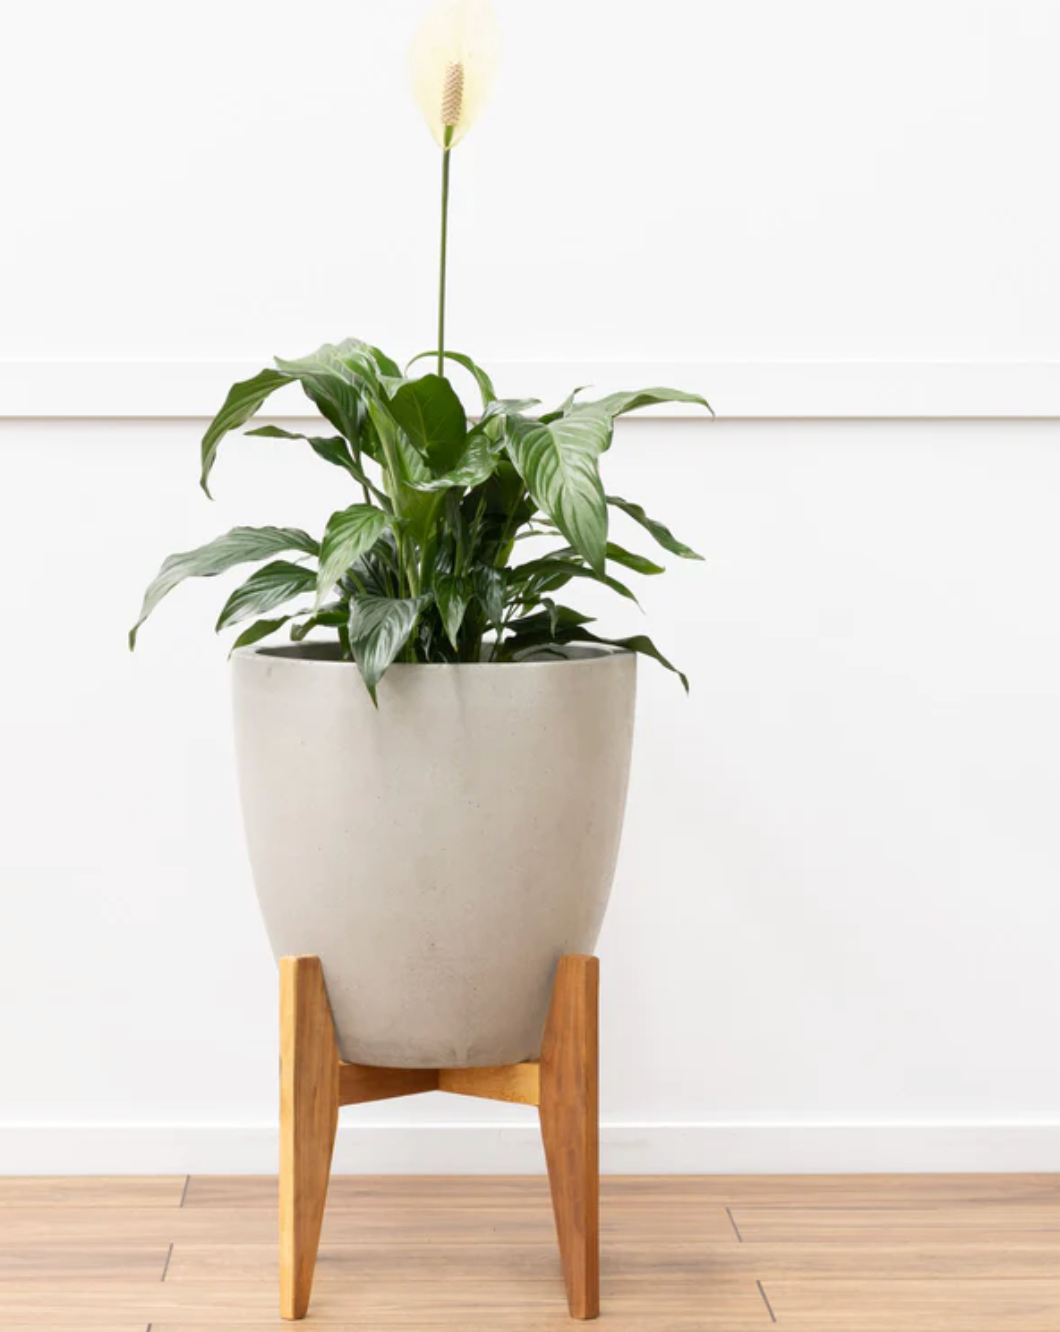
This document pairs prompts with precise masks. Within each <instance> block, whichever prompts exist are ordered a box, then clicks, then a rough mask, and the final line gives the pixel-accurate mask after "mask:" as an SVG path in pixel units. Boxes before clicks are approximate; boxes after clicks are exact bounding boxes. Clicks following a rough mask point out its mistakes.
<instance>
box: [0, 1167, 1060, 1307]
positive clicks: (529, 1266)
mask: <svg viewBox="0 0 1060 1332" xmlns="http://www.w3.org/2000/svg"><path fill="white" fill-rule="evenodd" d="M128 1182H129V1181H117V1180H116V1181H114V1182H113V1183H112V1185H111V1186H110V1187H111V1189H112V1190H113V1192H112V1194H111V1196H110V1197H109V1198H108V1197H107V1195H106V1186H104V1185H97V1186H96V1187H97V1189H99V1190H102V1192H99V1193H97V1195H96V1196H95V1198H94V1202H95V1205H93V1206H62V1205H54V1204H53V1203H41V1204H40V1205H37V1206H25V1207H20V1206H17V1205H11V1206H8V1207H6V1208H3V1209H0V1327H2V1328H3V1332H29V1329H31V1328H32V1329H34V1332H74V1330H75V1329H76V1332H146V1328H147V1326H148V1324H150V1325H151V1329H152V1332H205V1329H211V1330H216V1332H220V1329H221V1328H224V1329H226V1332H227V1330H228V1329H237V1330H238V1332H266V1329H268V1330H269V1332H275V1330H276V1329H278V1328H280V1327H282V1326H283V1325H284V1324H282V1323H281V1322H280V1321H279V1320H278V1319H277V1318H276V1315H275V1307H274V1303H273V1302H274V1299H275V1294H274V1292H275V1280H276V1274H277V1270H278V1257H277V1252H276V1244H275V1227H276V1218H277V1195H276V1181H275V1179H261V1178H258V1179H254V1178H251V1179H240V1178H217V1179H208V1178H194V1179H192V1180H191V1181H190V1183H189V1186H188V1192H187V1198H186V1200H185V1206H184V1207H183V1208H180V1207H164V1208H163V1207H151V1206H136V1205H130V1206H125V1205H122V1201H121V1200H122V1199H123V1198H125V1199H126V1200H128V1199H129V1197H130V1196H132V1197H134V1198H135V1196H136V1192H135V1189H134V1190H133V1191H132V1194H130V1193H128V1192H126V1191H125V1186H126V1183H128ZM63 1183H64V1181H54V1184H55V1187H56V1189H57V1190H59V1189H61V1188H62V1186H63ZM71 1183H76V1182H71ZM181 1183H182V1182H181ZM1058 1183H1060V1181H1058V1180H1057V1179H1055V1178H1052V1177H1043V1176H1012V1177H991V1176H964V1177H945V1176H937V1177H935V1176H932V1177H926V1178H923V1179H919V1178H911V1179H904V1180H898V1179H897V1178H895V1179H886V1180H882V1181H877V1180H866V1181H865V1182H864V1184H863V1185H860V1186H859V1184H858V1182H857V1181H856V1180H855V1179H854V1178H847V1179H836V1180H831V1179H827V1178H818V1177H814V1178H813V1179H809V1180H806V1181H804V1182H802V1183H799V1182H798V1181H793V1180H788V1179H768V1178H756V1177H750V1178H748V1179H746V1180H735V1181H733V1180H719V1179H709V1178H694V1177H685V1178H677V1179H658V1178H654V1179H653V1178H650V1177H643V1178H625V1179H623V1178H610V1179H609V1178H605V1179H604V1180H602V1181H601V1196H602V1216H601V1220H602V1226H601V1236H602V1239H601V1244H602V1253H601V1267H602V1276H601V1286H602V1292H603V1297H604V1318H605V1321H604V1324H603V1326H606V1327H610V1328H612V1329H614V1332H711V1330H712V1329H718V1330H719V1332H721V1329H726V1328H728V1329H731V1330H732V1332H743V1330H744V1329H753V1328H758V1329H763V1332H765V1330H766V1329H771V1328H773V1327H776V1328H777V1329H782V1328H784V1327H791V1328H793V1329H796V1330H797V1332H832V1330H833V1329H834V1330H835V1332H861V1329H865V1332H1057V1330H1058V1329H1060V1189H1058V1188H1057V1184H1058ZM859 1187H860V1188H861V1191H860V1192H859V1191H858V1189H859ZM333 1190H334V1197H333V1198H332V1199H329V1204H328V1214H327V1216H326V1218H325V1222H324V1228H323V1234H322V1238H321V1241H320V1256H319V1262H318V1269H317V1279H316V1286H315V1291H314V1296H313V1307H312V1314H311V1317H312V1320H313V1321H314V1322H315V1323H319V1324H320V1326H322V1327H330V1328H336V1329H337V1328H347V1329H351V1332H352V1329H357V1332H370V1330H371V1329H377V1328H378V1329H381V1332H386V1330H387V1329H391V1328H401V1329H407V1332H412V1329H416V1330H417V1332H479V1329H481V1332H487V1330H488V1332H509V1330H510V1332H516V1329H518V1330H519V1332H544V1330H546V1329H547V1330H548V1332H561V1330H562V1329H563V1328H564V1327H565V1326H569V1322H568V1319H567V1314H566V1311H565V1310H563V1308H562V1300H561V1298H560V1292H561V1289H562V1280H563V1278H562V1274H561V1271H560V1264H559V1261H558V1259H557V1255H556V1247H555V1236H554V1233H553V1223H552V1217H551V1215H550V1205H549V1194H548V1187H547V1183H546V1181H545V1180H544V1178H542V1177H537V1178H535V1177H515V1178H511V1177H510V1178H496V1179H495V1178H490V1177H474V1178H463V1179H462V1178H460V1177H444V1178H407V1177H406V1178H402V1177H397V1178H395V1177H387V1178H378V1177H377V1178H353V1177H341V1176H340V1177H338V1178H336V1179H335V1181H334V1182H333ZM76 1195H77V1189H76V1187H74V1188H72V1189H71V1196H76ZM734 1197H735V1198H736V1199H737V1200H739V1198H740V1197H743V1198H744V1199H745V1200H753V1201H754V1202H757V1204H758V1205H757V1206H754V1205H751V1206H745V1207H744V1209H743V1212H742V1213H741V1212H740V1211H739V1209H738V1208H736V1207H732V1204H731V1203H730V1202H726V1201H725V1199H732V1198H734ZM763 1199H767V1200H770V1201H768V1202H762V1201H761V1200H763ZM828 1199H837V1200H839V1202H840V1203H841V1204H842V1205H841V1206H839V1207H828V1206H822V1205H821V1204H822V1203H827V1200H828ZM962 1199H963V1201H962ZM727 1208H731V1210H732V1211H733V1213H734V1215H743V1216H744V1218H745V1219H746V1217H747V1215H748V1213H750V1214H751V1216H752V1220H753V1217H754V1215H757V1214H759V1212H761V1214H763V1215H766V1214H768V1215H769V1216H770V1217H771V1218H776V1219H777V1221H778V1224H775V1225H774V1222H773V1221H772V1220H771V1222H770V1226H771V1231H770V1233H771V1234H774V1235H776V1236H777V1238H774V1239H765V1238H763V1237H762V1234H763V1232H760V1233H759V1235H758V1237H757V1238H755V1239H748V1238H747V1237H746V1236H743V1237H742V1238H741V1237H738V1236H737V1233H736V1230H735V1228H734V1226H733V1224H732V1222H731V1221H730V1219H729V1214H728V1212H727V1210H726V1209H727ZM825 1213H827V1214H828V1215H827V1216H826V1215H823V1214H825ZM785 1217H786V1218H787V1224H786V1226H784V1227H783V1228H782V1227H781V1226H780V1225H779V1220H781V1219H783V1218H785ZM815 1217H816V1218H817V1222H816V1223H814V1218H815ZM852 1217H857V1218H858V1220H857V1222H856V1224H853V1225H848V1224H847V1221H848V1220H849V1219H850V1218H852ZM170 1244H172V1246H173V1248H172V1254H171V1256H170V1260H169V1264H168V1268H167V1269H165V1280H164V1281H163V1280H161V1279H160V1276H161V1273H160V1270H159V1260H160V1259H161V1258H162V1257H163V1255H164V1254H165V1253H166V1251H167V1250H168V1247H169V1245H170ZM137 1269H138V1270H137ZM759 1282H761V1285H762V1288H763V1290H764V1291H765V1293H766V1295H767V1296H768V1299H769V1302H770V1305H771V1306H772V1308H773V1311H774V1314H775V1316H776V1318H777V1320H778V1321H777V1323H776V1324H774V1323H773V1322H772V1321H771V1318H770V1315H769V1312H768V1309H767V1306H766V1303H765V1301H764V1299H763V1297H762V1295H761V1294H760V1293H759V1289H758V1283H759Z"/></svg>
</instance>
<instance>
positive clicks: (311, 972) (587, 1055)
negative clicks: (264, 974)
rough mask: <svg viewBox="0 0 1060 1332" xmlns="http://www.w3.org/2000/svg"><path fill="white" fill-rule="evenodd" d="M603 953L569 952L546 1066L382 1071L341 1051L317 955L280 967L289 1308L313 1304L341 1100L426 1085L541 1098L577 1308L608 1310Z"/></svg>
mask: <svg viewBox="0 0 1060 1332" xmlns="http://www.w3.org/2000/svg"><path fill="white" fill-rule="evenodd" d="M599 981H600V964H599V962H598V961H597V959H596V958H595V957H583V956H579V955H570V956H566V957H562V958H560V961H559V964H558V966H557V969H556V977H555V980H554V982H553V986H552V1003H551V1007H550V1009H549V1015H548V1023H547V1025H546V1028H545V1036H544V1041H543V1043H542V1047H541V1058H540V1060H539V1061H535V1062H532V1063H525V1064H509V1065H506V1066H504V1067H501V1068H440V1069H436V1068H432V1069H418V1068H373V1067H370V1066H368V1065H365V1064H347V1063H344V1062H343V1061H342V1060H341V1059H340V1058H339V1053H338V1046H337V1044H336V1041H335V1028H334V1024H333V1022H332V1017H331V1007H330V1005H329V1003H328V994H327V987H326V985H325V983H324V971H323V968H322V967H321V965H320V959H319V958H318V957H285V958H283V959H282V960H281V962H280V1313H281V1315H282V1317H284V1318H288V1319H299V1318H304V1317H305V1315H306V1312H307V1310H308V1308H309V1297H310V1293H311V1291H312V1287H313V1272H314V1270H315V1268H316V1260H317V1249H318V1247H319V1245H320V1230H321V1225H322V1223H323V1220H324V1204H325V1201H326V1199H327V1191H328V1179H329V1177H330V1174H331V1157H332V1152H333V1150H334V1146H335V1132H336V1129H337V1128H338V1121H339V1107H340V1106H342V1105H360V1104H363V1103H364V1102H365V1101H382V1100H387V1099H389V1098H390V1097H394V1096H412V1095H415V1094H416V1093H418V1092H426V1091H443V1092H454V1093H457V1094H458V1095H461V1096H484V1097H487V1098H489V1099H490V1100H494V1101H513V1102H518V1103H520V1104H522V1105H536V1106H537V1107H538V1113H539V1115H540V1119H541V1136H542V1139H543V1140H544V1144H545V1160H546V1163H547V1165H548V1177H549V1184H550V1187H551V1191H552V1208H553V1212H554V1214H555V1218H556V1233H557V1236H558V1239H559V1251H560V1258H561V1261H562V1264H563V1278H564V1281H565V1282H566V1287H567V1303H568V1306H569V1308H570V1312H571V1316H572V1317H573V1318H595V1317H596V1316H597V1315H598V1313H599V1312H600V1225H599V1195H600V1169H599V1098H598V1084H597V1066H598V1037H597V996H598V993H599Z"/></svg>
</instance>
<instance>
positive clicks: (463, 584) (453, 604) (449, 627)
mask: <svg viewBox="0 0 1060 1332" xmlns="http://www.w3.org/2000/svg"><path fill="white" fill-rule="evenodd" d="M432 590H433V592H434V599H435V601H436V602H437V603H438V611H439V614H440V615H441V617H442V624H443V626H444V627H445V635H446V637H447V638H448V639H449V642H450V643H451V644H452V645H453V647H454V648H456V647H458V646H459V644H458V642H457V639H458V636H459V634H460V626H461V625H462V624H463V623H464V616H465V615H466V614H467V608H468V603H469V602H470V601H471V588H470V586H469V585H468V581H467V579H466V578H462V577H460V576H459V575H457V574H449V573H445V574H438V575H437V576H436V577H435V579H434V583H433V585H432Z"/></svg>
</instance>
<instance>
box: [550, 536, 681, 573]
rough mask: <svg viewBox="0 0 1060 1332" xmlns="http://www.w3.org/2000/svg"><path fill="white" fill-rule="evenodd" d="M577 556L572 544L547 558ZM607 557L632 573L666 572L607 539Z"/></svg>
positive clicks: (563, 558)
mask: <svg viewBox="0 0 1060 1332" xmlns="http://www.w3.org/2000/svg"><path fill="white" fill-rule="evenodd" d="M577 556H578V552H577V551H576V550H575V549H574V547H573V546H564V548H563V549H562V550H554V551H552V552H550V555H549V558H550V559H554V560H568V559H571V558H572V557H574V558H577ZM607 558H608V559H609V560H610V561H611V562H612V563H614V564H621V565H622V566H623V568H626V569H632V570H633V572H634V573H639V574H645V575H650V574H661V573H665V572H666V570H665V569H664V568H663V566H662V565H661V564H656V563H655V562H654V561H653V560H649V559H645V557H644V556H643V555H638V554H636V552H634V551H632V550H625V549H624V548H623V547H622V546H619V545H617V544H616V543H615V542H614V541H609V542H608V543H607ZM524 567H525V566H524Z"/></svg>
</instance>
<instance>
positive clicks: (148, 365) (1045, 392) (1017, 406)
mask: <svg viewBox="0 0 1060 1332" xmlns="http://www.w3.org/2000/svg"><path fill="white" fill-rule="evenodd" d="M266 363H267V358H262V359H261V360H260V361H257V362H255V361H246V362H239V361H232V362H229V361H32V360H25V361H14V360H8V361H0V418H19V417H44V418H76V419H84V418H105V419H118V418H151V419H207V418H209V417H211V416H212V415H213V414H214V412H216V411H217V409H218V408H219V407H220V405H221V402H222V401H223V399H224V395H225V393H226V392H227V391H228V388H229V386H230V385H231V384H233V383H235V382H236V381H237V380H240V379H246V378H249V377H250V376H251V375H253V374H255V373H257V371H258V370H260V369H261V368H262V366H263V365H265V364H266ZM487 368H488V369H489V370H490V372H491V374H492V375H493V377H494V379H495V382H496V384H497V388H498V391H499V392H500V393H502V394H505V395H507V396H519V395H522V394H525V393H533V394H535V395H537V396H540V397H541V398H542V400H543V401H544V402H546V403H552V402H553V401H555V402H559V401H561V400H562V399H563V398H564V397H565V396H566V395H567V393H568V392H569V391H570V389H571V387H572V386H573V385H575V384H579V383H585V384H593V385H594V386H595V387H596V388H597V389H599V390H600V391H601V392H611V391H612V390H614V389H616V388H623V387H624V388H639V387H647V386H648V385H651V384H671V385H675V386H677V387H681V388H691V389H697V388H698V389H700V390H701V391H702V392H704V393H705V394H706V396H707V397H708V398H710V400H711V402H712V403H713V405H714V408H715V410H716V411H717V413H718V416H719V417H720V418H723V419H727V420H739V419H789V420H798V419H818V418H842V419H867V420H878V419H902V418H915V419H925V418H927V419H930V418H958V419H979V418H986V419H1025V418H1032V419H1041V418H1060V361H996V362H971V361H936V362H915V361H905V362H898V361H896V362H886V361H771V362H749V361H730V362H715V363H706V362H694V361H687V362H675V361H670V362H662V361H660V362H651V361H645V362H597V363H593V362H578V361H569V362H535V361H520V362H515V361H508V362H491V363H489V365H488V367H487ZM273 402H274V404H275V406H274V407H273V409H272V411H271V412H270V415H271V416H272V417H273V418H274V419H287V418H296V417H299V416H303V417H304V416H305V415H306V402H305V399H304V398H303V397H302V396H301V395H300V394H299V393H298V392H297V391H292V392H291V393H290V395H289V396H288V394H287V391H286V390H285V391H284V392H283V393H281V394H278V395H277V396H276V398H275V399H274V400H273ZM652 414H653V415H666V416H672V415H688V414H689V413H688V412H687V411H684V410H675V409H670V408H665V409H657V411H655V412H653V413H652Z"/></svg>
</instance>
